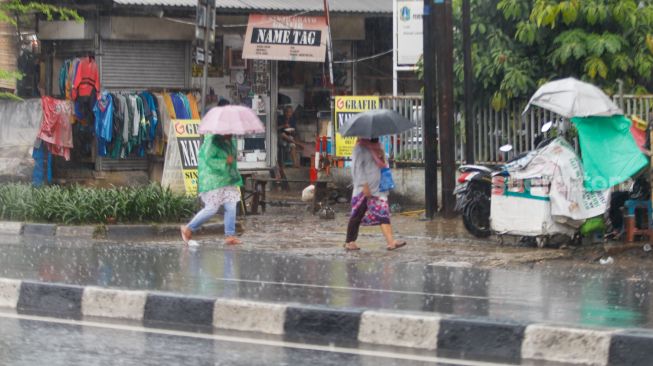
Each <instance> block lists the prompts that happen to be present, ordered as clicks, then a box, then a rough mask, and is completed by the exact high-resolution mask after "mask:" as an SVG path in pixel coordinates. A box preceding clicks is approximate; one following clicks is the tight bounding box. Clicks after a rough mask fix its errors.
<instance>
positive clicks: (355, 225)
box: [340, 110, 415, 251]
mask: <svg viewBox="0 0 653 366" xmlns="http://www.w3.org/2000/svg"><path fill="white" fill-rule="evenodd" d="M414 126H415V124H414V123H412V122H410V121H408V120H407V119H405V118H404V117H402V116H400V115H398V114H397V113H395V112H393V111H389V110H374V111H369V112H364V113H360V114H358V115H355V116H354V117H352V118H350V119H349V120H348V121H346V122H345V123H344V125H343V126H342V128H341V130H340V133H341V134H342V135H343V136H357V137H358V140H357V142H356V146H355V147H354V150H353V153H352V157H351V158H352V168H351V172H352V180H353V187H354V188H353V192H352V199H351V205H352V210H351V216H350V218H349V223H348V225H347V238H346V240H345V244H344V248H345V250H346V251H353V250H360V247H359V246H358V245H357V244H356V240H357V239H358V230H359V228H360V225H364V226H370V225H379V226H381V231H382V232H383V236H384V237H385V240H386V249H387V250H395V249H398V248H401V247H403V246H405V245H406V242H405V241H397V240H395V239H394V237H393V233H392V226H391V225H390V207H389V204H388V191H387V190H384V189H382V187H381V178H382V173H381V170H382V169H385V168H388V167H389V163H388V159H387V158H386V155H385V152H384V151H383V147H382V146H381V144H380V142H379V138H378V137H379V136H383V135H389V134H396V133H401V132H403V131H406V130H408V129H410V128H412V127H414Z"/></svg>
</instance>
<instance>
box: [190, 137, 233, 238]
mask: <svg viewBox="0 0 653 366" xmlns="http://www.w3.org/2000/svg"><path fill="white" fill-rule="evenodd" d="M198 155H199V156H198V160H199V162H198V172H199V187H198V189H199V192H200V198H201V199H202V202H204V208H203V209H202V210H201V211H199V212H198V213H197V214H196V215H195V217H193V219H192V220H191V221H190V222H189V223H188V225H185V226H182V227H181V238H182V239H183V240H184V243H186V245H188V241H189V240H190V239H191V238H192V236H193V232H195V231H197V229H199V228H200V226H202V224H204V223H205V222H206V221H208V220H209V219H210V218H211V217H213V216H214V215H215V214H216V213H218V209H219V208H220V206H223V207H224V235H225V244H227V245H235V244H240V243H241V241H240V240H238V238H236V208H237V206H238V202H240V188H239V187H241V186H242V185H243V180H242V178H241V176H240V173H239V172H238V166H237V162H236V156H237V151H236V141H235V139H233V138H232V136H231V135H213V134H207V135H205V137H204V143H202V146H201V147H200V151H199V154H198Z"/></svg>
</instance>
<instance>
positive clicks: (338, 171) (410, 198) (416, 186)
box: [331, 168, 442, 205]
mask: <svg viewBox="0 0 653 366" xmlns="http://www.w3.org/2000/svg"><path fill="white" fill-rule="evenodd" d="M331 172H332V175H333V179H334V181H335V182H336V184H337V185H338V186H340V187H346V186H348V185H350V184H351V170H350V169H349V168H335V169H333V170H332V171H331ZM392 177H393V178H394V181H395V185H396V188H395V189H394V190H393V191H392V193H391V199H393V200H395V201H397V202H401V203H404V204H410V205H424V168H398V169H393V170H392ZM438 181H440V172H439V171H438ZM441 188H442V187H440V186H438V197H440V196H441V193H440V190H441Z"/></svg>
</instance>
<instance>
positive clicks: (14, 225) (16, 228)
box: [0, 221, 23, 235]
mask: <svg viewBox="0 0 653 366" xmlns="http://www.w3.org/2000/svg"><path fill="white" fill-rule="evenodd" d="M22 232H23V223H22V222H16V221H0V234H5V235H20V234H22Z"/></svg>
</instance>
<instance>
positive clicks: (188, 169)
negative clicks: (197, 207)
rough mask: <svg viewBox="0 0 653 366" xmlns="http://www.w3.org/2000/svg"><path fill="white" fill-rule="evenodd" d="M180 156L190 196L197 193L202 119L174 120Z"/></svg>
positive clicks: (185, 184) (187, 191) (185, 183)
mask: <svg viewBox="0 0 653 366" xmlns="http://www.w3.org/2000/svg"><path fill="white" fill-rule="evenodd" d="M172 124H173V125H174V128H175V136H176V138H177V146H178V149H179V157H180V159H181V171H182V173H183V176H184V186H185V187H186V194H187V195H189V196H196V195H197V181H198V176H197V161H198V160H197V159H198V156H199V151H200V146H201V145H202V139H201V136H200V134H199V133H197V129H198V128H199V126H200V120H198V119H188V120H185V119H184V120H181V119H179V120H173V121H172Z"/></svg>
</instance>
